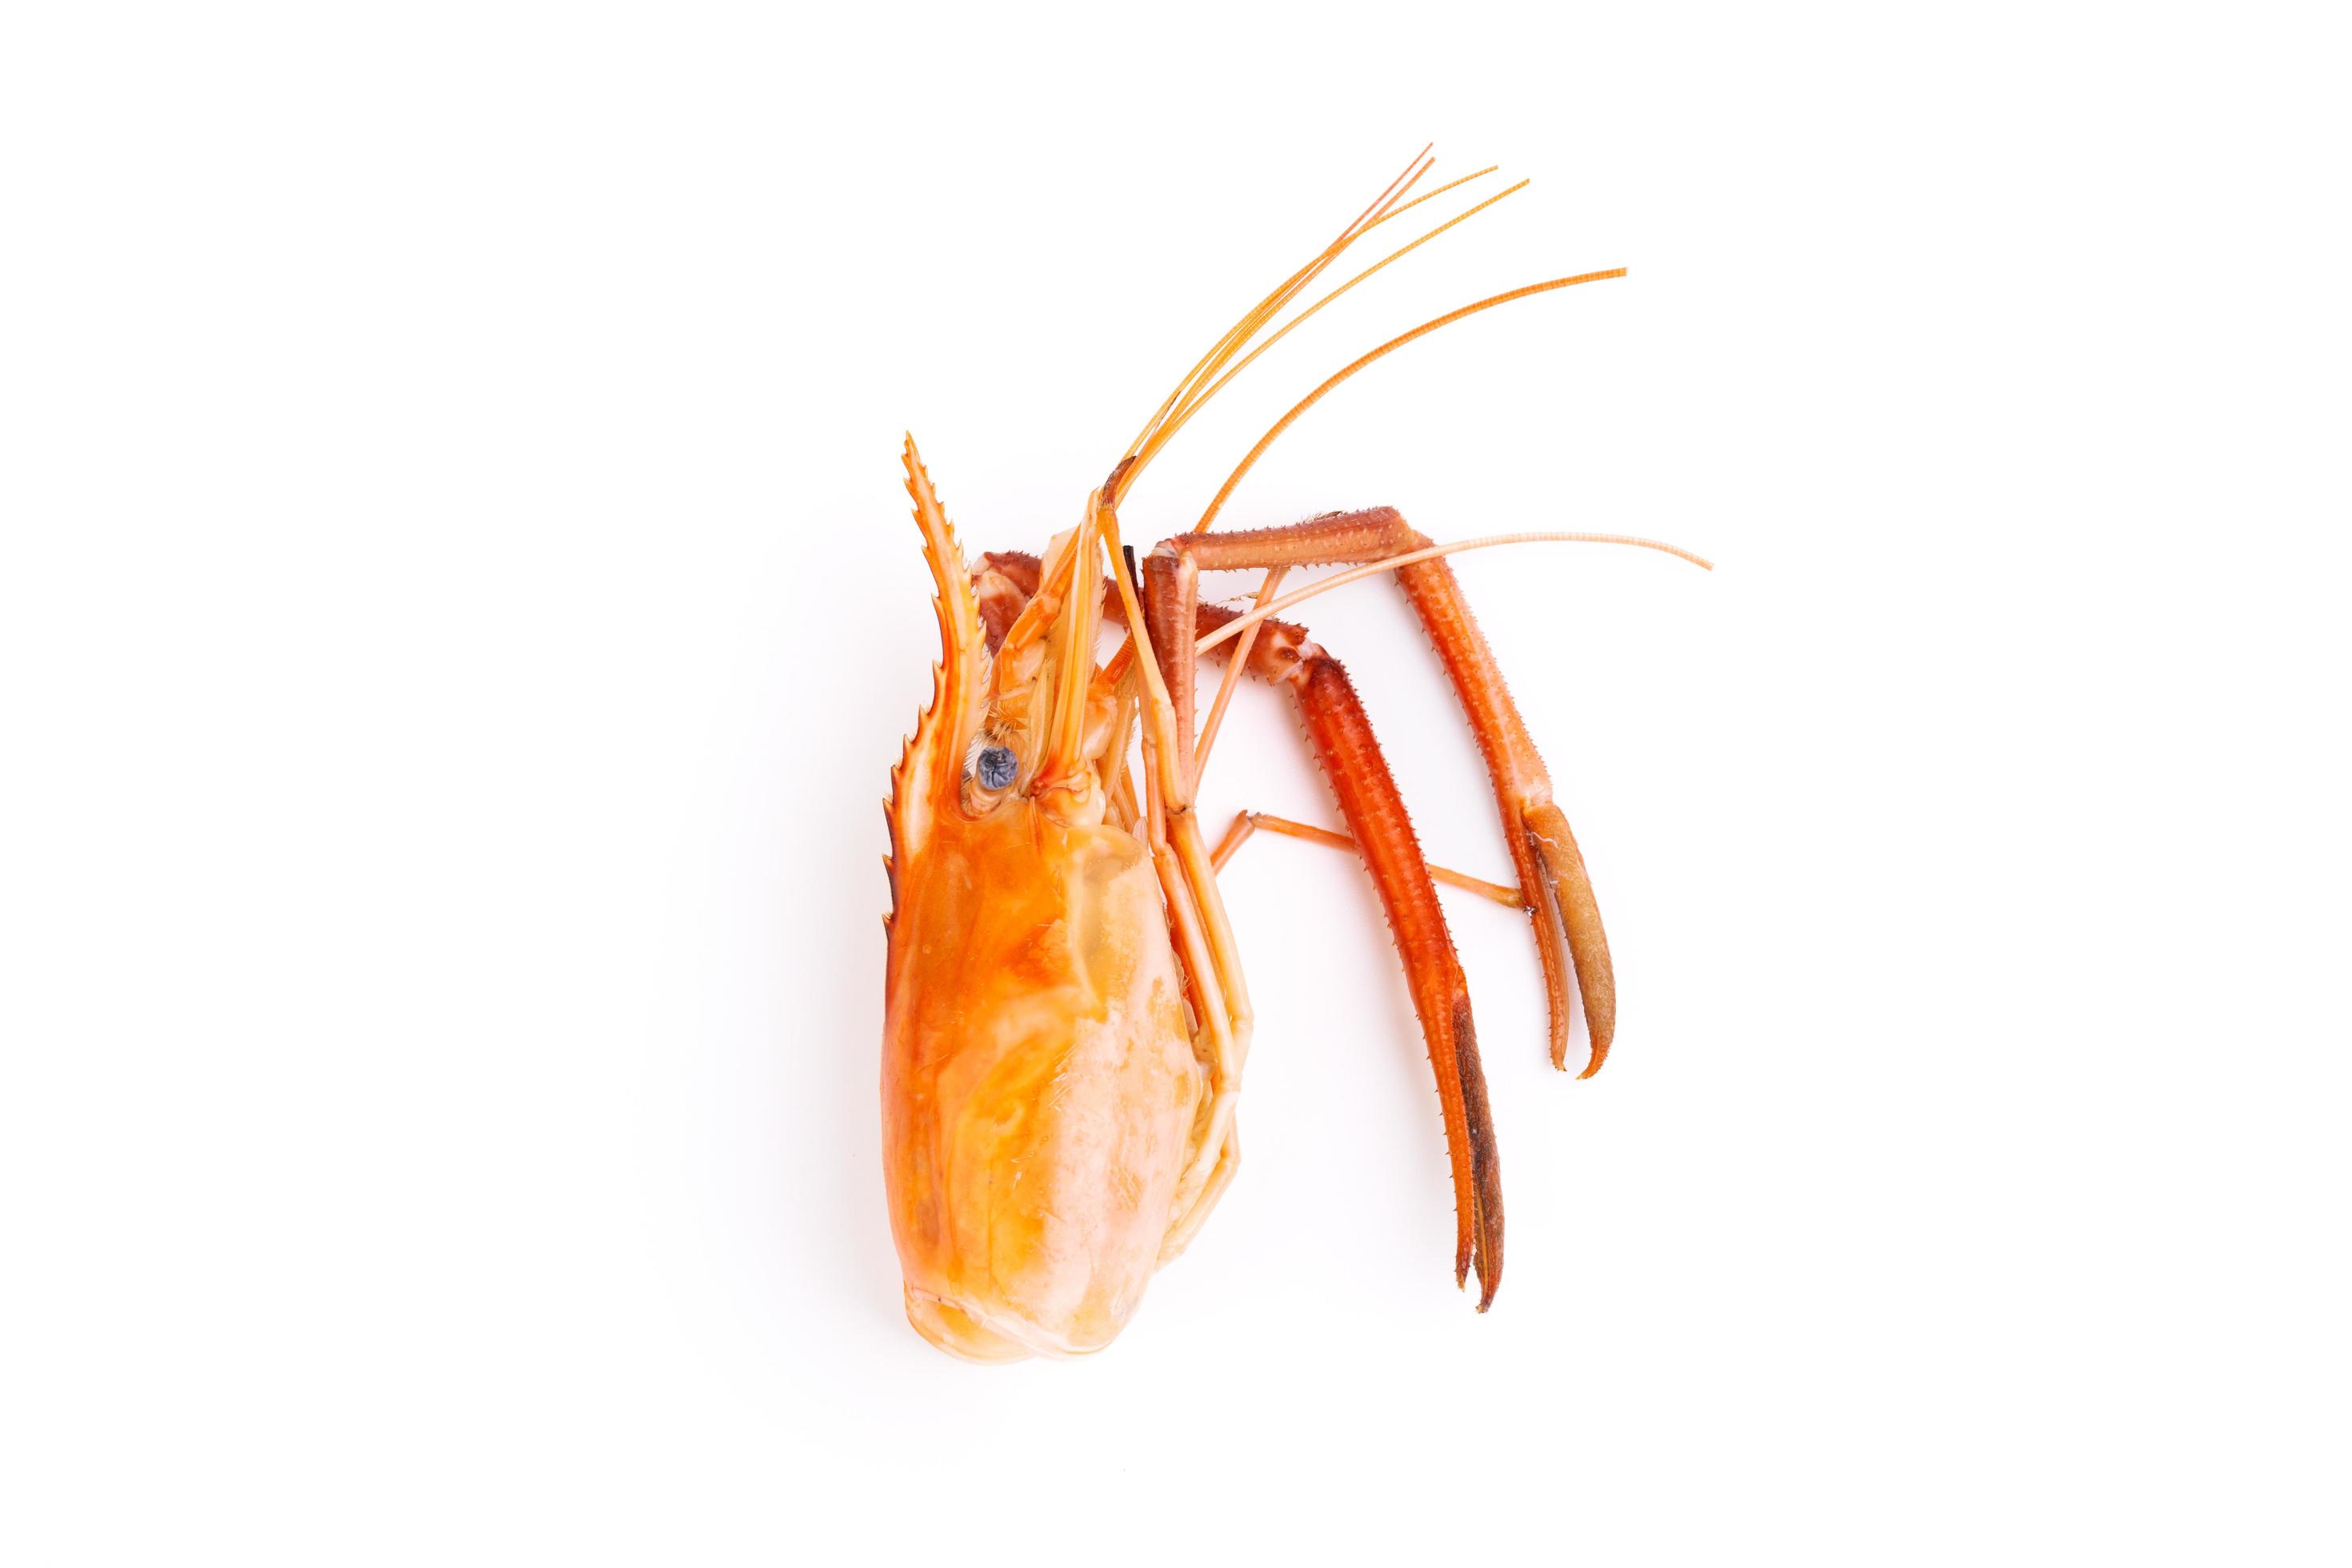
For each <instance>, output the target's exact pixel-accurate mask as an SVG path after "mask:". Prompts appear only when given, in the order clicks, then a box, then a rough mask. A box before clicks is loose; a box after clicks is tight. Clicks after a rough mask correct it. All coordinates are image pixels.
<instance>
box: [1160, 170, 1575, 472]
mask: <svg viewBox="0 0 2352 1568" xmlns="http://www.w3.org/2000/svg"><path fill="white" fill-rule="evenodd" d="M1455 183H1456V184H1459V183H1460V182H1459V181H1457V182H1455ZM1527 188H1528V182H1527V181H1525V180H1521V181H1520V182H1519V183H1518V184H1516V185H1513V186H1511V187H1510V188H1509V189H1507V190H1504V191H1500V192H1497V193H1496V195H1491V196H1488V197H1487V198H1486V200H1485V201H1483V202H1480V203H1479V204H1478V205H1476V206H1475V207H1472V208H1470V209H1469V210H1468V211H1466V212H1463V213H1458V214H1456V215H1455V216H1453V217H1450V218H1448V219H1446V220H1445V221H1444V223H1442V224H1439V225H1438V226H1436V227H1435V228H1433V229H1431V230H1430V231H1429V232H1428V233H1427V234H1424V235H1423V236H1422V237H1420V238H1419V239H1416V240H1414V241H1413V242H1412V244H1410V245H1404V246H1400V247H1397V248H1396V249H1394V250H1391V251H1390V252H1389V253H1388V254H1387V255H1386V256H1383V257H1381V258H1380V259H1379V260H1378V261H1375V262H1373V263H1372V264H1371V265H1370V267H1367V268H1364V269H1363V270H1362V271H1361V272H1359V273H1357V274H1356V275H1355V276H1354V277H1353V278H1350V279H1348V280H1347V281H1346V282H1345V283H1342V284H1340V285H1339V287H1338V288H1337V289H1332V290H1331V291H1330V292H1329V293H1328V294H1326V295H1324V296H1323V298H1321V299H1320V300H1316V301H1315V303H1313V304H1312V305H1309V306H1307V309H1305V310H1301V311H1299V312H1298V314H1297V315H1295V316H1293V317H1291V318H1290V320H1288V321H1285V322H1284V323H1283V324H1282V330H1281V331H1278V332H1276V333H1275V334H1274V335H1273V336H1271V337H1269V338H1267V339H1266V340H1265V342H1262V343H1260V344H1258V345H1257V347H1255V348H1254V349H1252V350H1250V352H1249V353H1246V354H1244V355H1243V356H1242V358H1241V360H1240V361H1239V363H1236V364H1234V367H1233V368H1232V369H1231V370H1229V371H1227V372H1225V374H1223V375H1221V376H1219V377H1218V378H1217V379H1216V381H1215V382H1214V383H1213V384H1211V385H1210V386H1209V387H1207V388H1206V389H1205V390H1203V391H1202V392H1200V393H1198V394H1197V395H1194V396H1192V397H1191V398H1189V399H1187V400H1186V402H1185V403H1184V405H1183V406H1182V407H1181V408H1179V409H1178V410H1177V411H1176V414H1175V416H1174V417H1173V418H1171V419H1170V420H1169V422H1168V426H1167V428H1166V430H1165V431H1163V432H1162V433H1161V434H1160V435H1159V436H1158V437H1154V441H1153V445H1154V446H1155V447H1157V446H1158V445H1159V444H1160V443H1161V442H1164V441H1165V440H1167V438H1168V437H1169V436H1171V435H1173V434H1174V433H1175V430H1176V428H1177V427H1178V426H1181V425H1182V424H1183V423H1184V421H1185V420H1187V419H1190V418H1191V417H1192V414H1193V411H1194V410H1196V409H1198V408H1199V407H1200V406H1201V405H1202V404H1203V403H1206V402H1208V401H1209V399H1211V398H1212V397H1214V396H1215V395H1217V394H1218V393H1219V392H1220V391H1222V390H1223V388H1224V384H1225V383H1227V382H1229V381H1231V380H1233V378H1234V377H1235V376H1237V375H1239V374H1241V373H1242V372H1243V371H1244V370H1247V369H1248V368H1249V365H1250V362H1251V361H1252V360H1254V359H1255V358H1257V356H1258V355H1260V354H1262V353H1265V351H1266V350H1268V349H1270V348H1272V347H1274V345H1275V344H1276V343H1278V342H1281V341H1282V340H1283V339H1284V338H1286V337H1287V336H1289V335H1290V330H1291V328H1293V327H1296V326H1297V325H1299V324H1300V323H1301V322H1303V321H1306V320H1307V317H1309V316H1311V315H1313V314H1314V313H1315V312H1316V311H1318V310H1321V309H1322V308H1323V307H1324V306H1326V305H1328V304H1329V303H1330V302H1331V301H1332V300H1336V299H1338V298H1339V296H1340V295H1342V294H1345V293H1346V292H1347V291H1348V290H1349V289H1353V288H1354V287H1355V286H1356V285H1357V284H1359V283H1361V282H1362V281H1363V280H1364V279H1367V278H1370V276H1371V275H1372V274H1373V273H1375V272H1378V271H1379V270H1380V269H1381V268H1383V267H1386V266H1387V265H1388V264H1389V263H1390V262H1391V261H1394V260H1396V259H1397V258H1399V257H1402V256H1404V255H1406V254H1407V253H1408V252H1411V251H1414V250H1418V249H1420V248H1421V247H1423V246H1424V245H1427V244H1428V243H1429V242H1430V241H1431V240H1433V239H1435V238H1436V237H1438V236H1439V235H1441V234H1444V232H1445V231H1446V230H1447V229H1449V228H1452V227H1453V226H1454V225H1455V224H1458V223H1467V222H1469V221H1470V220H1471V219H1472V218H1474V217H1475V216H1478V215H1479V214H1480V213H1482V212H1485V211H1486V209H1487V208H1488V207H1491V206H1493V205H1495V204H1496V202H1499V201H1501V200H1502V199H1503V198H1504V197H1505V196H1509V195H1517V194H1518V193H1519V192H1521V191H1524V190H1526V189H1527ZM1436 194H1437V192H1435V191H1432V192H1430V195H1436ZM1405 205H1406V206H1411V205H1412V203H1411V202H1408V203H1406V204H1405ZM1403 210H1404V208H1403V207H1400V208H1398V209H1397V211H1398V212H1402V211H1403ZM1389 216H1390V217H1394V216H1396V214H1395V213H1391V214H1390V215H1389ZM1382 221H1383V222H1385V221H1386V219H1383V220H1382Z"/></svg>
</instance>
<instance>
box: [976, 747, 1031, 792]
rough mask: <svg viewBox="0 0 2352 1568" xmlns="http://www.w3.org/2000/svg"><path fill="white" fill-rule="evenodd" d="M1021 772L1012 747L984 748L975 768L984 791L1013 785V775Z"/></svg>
mask: <svg viewBox="0 0 2352 1568" xmlns="http://www.w3.org/2000/svg"><path fill="white" fill-rule="evenodd" d="M1020 771H1021V770H1020V766H1019V764H1018V763H1016V762H1015V761H1014V759H1013V748H1012V747H1010V746H982V748H981V749H980V759H979V762H978V763H976V764H975V766H974V768H973V772H974V773H976V774H977V775H978V776H979V778H980V787H981V788H982V789H1004V788H1006V787H1008V786H1010V785H1011V784H1012V783H1013V774H1015V773H1019V772H1020Z"/></svg>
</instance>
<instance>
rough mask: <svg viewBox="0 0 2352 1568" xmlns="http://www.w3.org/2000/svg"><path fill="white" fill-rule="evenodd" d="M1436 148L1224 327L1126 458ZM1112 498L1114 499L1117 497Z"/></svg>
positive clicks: (1407, 185)
mask: <svg viewBox="0 0 2352 1568" xmlns="http://www.w3.org/2000/svg"><path fill="white" fill-rule="evenodd" d="M1435 145H1436V143H1435V142H1431V143H1430V144H1429V146H1428V147H1423V149H1422V150H1421V151H1420V152H1418V153H1414V154H1413V155H1412V162H1411V163H1407V164H1406V165H1405V168H1404V173H1403V174H1399V175H1398V176H1397V177H1396V178H1395V179H1393V180H1391V181H1390V182H1389V184H1388V189H1386V190H1384V191H1382V192H1381V194H1380V195H1377V196H1375V197H1373V198H1372V201H1371V205H1369V206H1367V207H1365V208H1364V210H1363V211H1362V212H1360V213H1358V214H1357V215H1356V216H1355V219H1354V221H1353V222H1351V223H1349V225H1348V226H1347V227H1345V228H1343V229H1341V230H1340V231H1339V238H1337V239H1335V240H1333V241H1332V242H1331V243H1330V244H1329V245H1327V246H1325V247H1323V250H1322V252H1321V254H1320V255H1318V257H1317V258H1315V259H1314V260H1313V261H1310V262H1308V263H1307V265H1306V266H1305V267H1302V268H1299V269H1298V270H1297V271H1296V272H1294V273H1292V274H1291V275H1290V276H1289V277H1288V278H1286V279H1283V281H1282V282H1281V284H1280V285H1278V286H1277V287H1276V289H1275V290H1274V292H1273V293H1271V294H1269V295H1267V296H1266V297H1265V299H1263V300H1259V301H1258V302H1257V303H1256V304H1255V305H1254V306H1252V307H1251V308H1250V309H1249V310H1247V311H1244V313H1243V316H1242V319H1241V320H1240V321H1235V322H1234V324H1233V325H1232V326H1230V327H1228V328H1226V329H1225V331H1224V335H1223V337H1220V338H1219V339H1218V340H1217V341H1216V342H1213V343H1212V344H1210V345H1209V352H1208V353H1204V354H1202V356H1201V357H1200V358H1199V359H1198V360H1197V361H1195V362H1194V363H1193V365H1192V369H1191V370H1189V371H1187V372H1186V373H1185V374H1184V379H1183V380H1181V381H1180V382H1178V383H1177V384H1176V390H1175V391H1173V392H1171V393H1170V394H1169V395H1168V398H1167V401H1166V402H1164V403H1162V404H1160V406H1159V408H1158V409H1157V410H1156V411H1154V413H1153V414H1152V416H1151V417H1150V418H1149V419H1147V420H1145V421H1144V422H1143V428H1142V429H1140V430H1139V431H1137V432H1136V433H1135V439H1134V440H1132V441H1130V442H1129V443H1128V446H1127V455H1128V456H1129V457H1132V456H1134V455H1135V454H1136V453H1138V452H1139V451H1141V450H1142V449H1143V444H1144V442H1145V440H1146V439H1148V438H1149V437H1150V435H1151V433H1152V431H1153V430H1154V429H1155V428H1157V427H1158V426H1159V425H1160V421H1161V420H1162V419H1164V418H1166V417H1167V415H1168V411H1169V410H1170V409H1171V408H1173V407H1174V406H1175V405H1177V403H1178V402H1180V401H1181V399H1182V398H1183V396H1184V393H1185V391H1186V389H1187V388H1189V387H1191V386H1192V385H1193V384H1194V383H1196V382H1197V381H1199V380H1200V378H1201V375H1202V371H1204V370H1206V369H1207V368H1208V366H1209V364H1210V363H1211V362H1212V361H1213V360H1215V359H1216V358H1217V357H1218V355H1219V354H1220V353H1223V352H1224V351H1225V350H1226V349H1228V348H1229V347H1230V346H1231V345H1232V344H1233V342H1234V337H1235V335H1236V334H1238V333H1242V332H1244V331H1248V330H1250V324H1251V322H1252V321H1255V320H1260V319H1262V313H1263V312H1265V310H1267V309H1268V308H1269V307H1271V308H1273V309H1276V310H1278V309H1280V308H1281V307H1280V304H1279V301H1280V300H1284V299H1286V298H1288V297H1289V294H1290V292H1291V291H1294V290H1296V289H1300V288H1303V287H1305V285H1306V284H1307V281H1308V280H1309V279H1311V278H1312V276H1313V274H1314V272H1315V271H1316V270H1317V269H1318V268H1319V267H1321V266H1322V265H1324V264H1326V263H1328V261H1329V260H1330V259H1331V258H1333V257H1334V256H1336V255H1337V254H1338V253H1339V251H1340V250H1343V249H1345V248H1346V247H1348V245H1349V243H1350V242H1351V241H1353V239H1354V238H1355V237H1356V236H1357V235H1358V234H1360V233H1361V232H1362V231H1363V230H1364V229H1366V228H1369V227H1370V224H1368V223H1366V222H1365V221H1364V220H1365V219H1367V218H1369V217H1371V216H1372V215H1373V214H1374V213H1375V212H1376V211H1378V210H1379V209H1380V207H1381V204H1382V203H1384V202H1386V201H1388V200H1389V199H1390V198H1391V197H1392V196H1395V195H1401V194H1402V191H1401V190H1400V188H1399V187H1401V186H1402V188H1403V189H1404V190H1410V189H1411V188H1412V184H1413V182H1414V181H1416V180H1419V179H1420V178H1421V176H1422V175H1423V174H1427V173H1428V172H1429V171H1428V166H1427V165H1426V164H1424V163H1423V162H1422V160H1423V159H1424V158H1427V157H1428V156H1429V148H1430V147H1433V146H1435ZM1432 162H1434V160H1432ZM1212 374H1213V373H1212ZM1113 499H1114V500H1115V499H1116V498H1113Z"/></svg>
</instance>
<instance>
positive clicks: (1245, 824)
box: [1209, 811, 1528, 910]
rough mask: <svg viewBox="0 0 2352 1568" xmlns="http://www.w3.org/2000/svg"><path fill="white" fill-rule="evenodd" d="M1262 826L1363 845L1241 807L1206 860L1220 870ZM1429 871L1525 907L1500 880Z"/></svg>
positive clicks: (1346, 845)
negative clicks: (1232, 823)
mask: <svg viewBox="0 0 2352 1568" xmlns="http://www.w3.org/2000/svg"><path fill="white" fill-rule="evenodd" d="M1261 827H1263V828H1265V830H1266V831H1267V832H1268V833H1278V834H1280V835H1282V836H1283V837H1286V838H1303V839H1305V840H1306V841H1307V843H1309V844H1326V845H1328V846H1330V847H1332V848H1334V849H1345V850H1347V851H1348V852H1349V854H1351V855H1353V854H1360V853H1361V852H1362V847H1361V846H1360V845H1359V844H1358V843H1357V842H1356V841H1355V840H1354V839H1352V838H1350V837H1348V836H1347V835H1346V834H1344V833H1334V832H1332V831H1331V830H1330V829H1329V828H1328V827H1314V826H1309V825H1307V823H1304V822H1293V821H1291V820H1290V819H1289V818H1288V817H1286V816H1274V815H1273V814H1272V813H1270V812H1264V811H1244V812H1243V813H1242V814H1241V815H1240V816H1236V817H1234V825H1233V826H1231V827H1228V828H1226V829H1225V836H1224V837H1223V838H1220V839H1218V840H1217V847H1216V848H1215V849H1214V850H1213V851H1212V852H1211V853H1210V856H1209V864H1210V865H1212V866H1213V867H1215V868H1217V869H1218V870H1220V871H1222V870H1223V869H1224V868H1225V862H1226V861H1228V860H1231V859H1232V858H1234V851H1236V850H1238V849H1239V848H1241V847H1242V846H1243V845H1244V844H1246V843H1248V842H1249V837H1250V835H1251V834H1253V833H1255V832H1256V831H1257V830H1258V829H1259V828H1261ZM1429 874H1430V876H1431V877H1432V878H1433V879H1435V880H1437V881H1440V882H1443V883H1444V884H1445V885H1446V886H1447V887H1449V888H1459V889H1462V890H1463V891H1464V892H1465V893H1476V894H1477V895H1479V896H1480V897H1481V898H1486V899H1492V900H1494V901H1495V902H1496V903H1498V904H1500V905H1502V906H1503V907H1504V908H1505V909H1507V910H1523V909H1526V908H1527V907H1528V900H1527V899H1526V898H1525V897H1524V896H1523V895H1522V894H1521V893H1520V892H1519V890H1518V889H1517V888H1506V887H1505V886H1503V884H1502V883H1500V882H1489V881H1487V880H1486V879H1484V878H1483V877H1473V876H1470V875H1468V874H1467V873H1465V872H1462V871H1449V870H1447V869H1446V868H1444V867H1443V866H1432V867H1430V868H1429Z"/></svg>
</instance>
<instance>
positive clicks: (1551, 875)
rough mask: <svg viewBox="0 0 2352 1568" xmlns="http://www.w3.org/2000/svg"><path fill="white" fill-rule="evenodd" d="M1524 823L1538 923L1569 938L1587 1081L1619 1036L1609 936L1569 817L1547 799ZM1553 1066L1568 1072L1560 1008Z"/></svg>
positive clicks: (1557, 1008) (1555, 1026) (1530, 811)
mask: <svg viewBox="0 0 2352 1568" xmlns="http://www.w3.org/2000/svg"><path fill="white" fill-rule="evenodd" d="M1525 820H1526V822H1527V826H1528V846H1529V847H1531V848H1532V849H1533V851H1534V862H1535V866H1536V868H1537V869H1538V878H1539V880H1540V881H1541V884H1542V888H1543V893H1544V898H1543V907H1542V909H1541V910H1540V911H1539V912H1538V914H1537V917H1536V919H1537V923H1538V926H1539V927H1540V926H1542V925H1544V924H1546V923H1547V921H1546V917H1547V916H1549V919H1550V920H1551V921H1557V922H1558V925H1559V930H1560V931H1562V932H1563V933H1564V934H1565V935H1566V936H1567V938H1568V952H1569V956H1570V958H1571V959H1572V960H1573V961H1574V962H1575V966H1576V989H1577V992H1578V994H1579V995H1580V998H1581V999H1582V1001H1583V1003H1584V1028H1585V1035H1586V1038H1587V1040H1588V1041H1589V1043H1590V1056H1589V1058H1588V1059H1587V1060H1586V1062H1585V1064H1584V1070H1583V1071H1582V1072H1580V1073H1579V1074H1577V1075H1576V1076H1577V1077H1579V1078H1591V1076H1592V1075H1593V1074H1594V1073H1597V1072H1599V1071H1600V1070H1601V1063H1602V1062H1604V1061H1607V1060H1608V1059H1609V1042H1610V1041H1611V1040H1612V1038H1614V1037H1615V1036H1616V1033H1617V976H1616V973H1615V972H1614V971H1613V970H1612V969H1611V968H1610V965H1609V937H1608V934H1607V933H1606V932H1604V931H1602V930H1601V905H1600V904H1599V903H1598V902H1597V901H1596V900H1594V899H1593V897H1592V879H1591V877H1589V876H1587V875H1586V874H1585V870H1584V857H1583V855H1582V854H1580V852H1579V851H1578V849H1577V847H1576V835H1575V834H1573V833H1570V831H1569V830H1568V817H1567V816H1565V815H1564V814H1563V813H1562V812H1561V811H1560V809H1559V806H1558V805H1554V804H1553V803H1552V802H1550V801H1548V800H1547V801H1544V802H1541V803H1540V804H1538V805H1531V806H1529V807H1528V808H1527V810H1526V813H1525ZM1547 967H1549V965H1547ZM1561 1000H1562V1001H1565V998H1564V997H1563V998H1561ZM1551 1065H1552V1066H1554V1067H1556V1068H1559V1069H1560V1070H1561V1071H1562V1072H1565V1071H1567V1070H1568V1018H1567V1010H1566V1008H1565V1007H1562V1006H1555V1008H1554V1010H1553V1027H1552V1042H1551Z"/></svg>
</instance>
